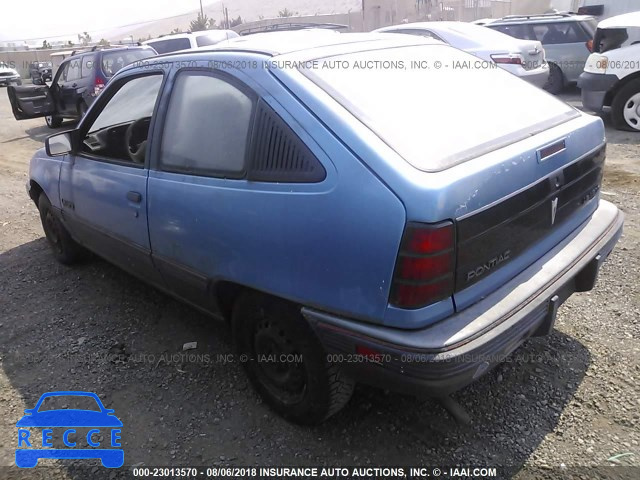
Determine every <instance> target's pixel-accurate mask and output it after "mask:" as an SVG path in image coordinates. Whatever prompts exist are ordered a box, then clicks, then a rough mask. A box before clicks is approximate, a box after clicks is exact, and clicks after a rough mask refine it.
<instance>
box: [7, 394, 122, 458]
mask: <svg viewBox="0 0 640 480" xmlns="http://www.w3.org/2000/svg"><path fill="white" fill-rule="evenodd" d="M53 400H55V402H53ZM77 400H83V401H85V403H87V402H88V403H89V404H90V405H91V406H92V407H93V408H92V409H73V408H55V409H48V410H47V409H43V408H42V407H43V403H45V402H47V403H48V404H51V403H56V402H57V403H61V402H62V403H64V402H69V401H70V402H74V401H76V402H77ZM24 413H25V415H24V417H22V418H21V419H20V420H18V423H17V424H16V427H18V448H17V449H16V465H17V466H18V467H21V468H33V467H35V466H36V465H37V464H38V460H39V459H41V458H55V459H93V458H95V459H98V458H99V459H100V461H101V462H102V465H104V466H105V467H107V468H118V467H121V466H122V465H123V464H124V450H122V448H120V447H121V446H122V445H121V440H120V438H121V427H122V422H121V421H120V420H119V419H118V417H116V416H115V415H114V410H111V409H108V408H105V407H104V405H103V404H102V402H101V401H100V398H98V396H97V395H96V394H95V393H91V392H49V393H45V394H44V395H42V396H41V397H40V400H38V403H37V404H36V406H35V407H34V408H32V409H27V410H25V411H24ZM31 428H41V429H42V435H41V438H40V435H36V432H35V430H30V429H31ZM79 429H82V430H87V431H86V433H84V432H81V431H79ZM54 442H58V443H62V444H63V446H64V448H57V447H56V446H54ZM85 445H86V448H85ZM105 445H107V446H108V448H105ZM40 447H42V448H40ZM60 447H62V445H60Z"/></svg>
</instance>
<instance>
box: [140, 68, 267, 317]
mask: <svg viewBox="0 0 640 480" xmlns="http://www.w3.org/2000/svg"><path fill="white" fill-rule="evenodd" d="M170 95H171V97H170V100H169V105H168V109H167V114H166V116H165V120H164V126H163V127H162V132H163V133H162V139H161V144H160V147H159V148H158V145H156V146H155V148H158V150H159V151H158V153H157V154H156V153H154V161H155V160H156V159H157V160H158V161H157V165H156V168H155V169H152V170H151V172H150V177H149V235H150V239H151V248H152V251H153V259H154V263H155V265H156V266H157V267H158V269H160V270H161V272H162V274H163V277H164V279H165V282H166V283H167V284H168V285H170V288H171V289H172V291H173V292H174V293H176V294H178V295H179V296H180V297H182V298H183V299H184V300H186V301H188V302H190V303H192V304H194V305H196V306H198V307H201V308H204V309H207V310H209V311H212V312H214V313H215V312H216V311H217V305H216V304H215V302H214V295H213V294H212V291H211V290H212V288H213V286H212V285H210V284H209V278H211V277H210V274H211V272H212V271H214V270H215V269H216V267H217V266H219V265H220V264H221V259H220V257H219V255H220V252H221V251H223V250H225V249H226V248H227V245H226V244H225V245H220V244H219V243H218V242H219V240H217V239H216V236H217V235H219V234H220V230H219V229H220V228H224V227H223V225H222V224H219V223H218V222H220V220H219V219H216V216H217V215H218V216H219V215H220V214H219V213H218V214H216V213H215V212H214V211H213V210H215V211H217V212H226V213H228V212H229V211H230V210H229V209H232V208H233V207H232V202H229V201H227V200H228V199H229V196H225V194H224V190H225V188H233V187H234V186H235V185H237V184H238V183H243V182H244V180H241V179H242V178H243V177H244V174H245V158H246V156H247V153H248V142H249V135H250V129H251V125H252V123H253V117H254V108H255V103H256V99H255V94H253V92H251V91H250V90H249V89H248V88H247V87H245V86H244V85H242V84H240V83H239V82H238V81H237V80H235V79H234V78H233V77H231V76H229V75H225V74H223V73H221V72H213V71H205V70H183V71H181V72H179V73H178V74H177V76H176V78H175V81H174V82H173V87H172V91H171V94H170ZM230 196H231V197H232V196H233V195H230Z"/></svg>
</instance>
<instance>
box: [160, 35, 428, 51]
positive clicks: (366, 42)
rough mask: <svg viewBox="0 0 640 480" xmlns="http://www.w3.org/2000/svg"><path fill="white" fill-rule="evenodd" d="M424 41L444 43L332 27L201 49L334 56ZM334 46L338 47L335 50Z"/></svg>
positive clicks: (241, 39) (239, 39)
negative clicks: (317, 52) (349, 50)
mask: <svg viewBox="0 0 640 480" xmlns="http://www.w3.org/2000/svg"><path fill="white" fill-rule="evenodd" d="M423 44H441V42H438V41H437V40H431V39H428V38H422V37H416V36H405V35H395V34H388V35H382V34H380V33H335V32H334V31H332V30H322V29H318V30H315V29H309V30H297V31H291V32H270V33H256V34H254V35H247V36H245V37H237V38H234V39H232V40H228V41H225V42H220V43H218V44H216V45H212V46H211V48H210V49H207V50H202V49H199V50H198V51H199V52H202V51H220V50H226V51H229V50H233V51H246V52H253V53H262V54H264V55H269V56H277V55H285V54H288V53H293V52H303V51H307V50H313V49H317V48H323V55H331V54H332V50H333V51H335V52H336V53H337V52H343V51H344V48H340V47H341V46H345V45H347V46H348V45H353V49H354V50H363V49H364V50H366V49H367V47H370V48H371V49H372V50H376V49H379V48H391V47H400V46H409V45H423ZM331 47H335V48H333V49H332V48H331ZM363 47H364V48H363ZM185 53H186V52H185ZM167 55H171V54H167ZM163 56H164V55H163Z"/></svg>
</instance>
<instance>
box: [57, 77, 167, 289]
mask: <svg viewBox="0 0 640 480" xmlns="http://www.w3.org/2000/svg"><path fill="white" fill-rule="evenodd" d="M162 81H163V75H162V73H161V72H146V73H139V72H138V73H137V74H135V73H129V74H127V75H125V76H124V77H121V78H120V79H118V80H117V81H116V82H115V83H114V84H113V85H110V86H109V87H108V89H107V90H105V92H104V93H103V94H102V95H101V97H100V98H99V104H98V105H97V106H96V108H95V109H92V111H91V112H90V114H89V115H88V116H86V117H85V118H84V120H83V121H82V122H81V124H80V126H79V127H78V129H77V130H76V131H75V134H74V135H75V140H76V142H75V143H76V145H74V151H75V152H76V153H74V154H72V155H67V156H66V157H65V160H64V162H63V164H62V168H61V173H60V203H61V205H62V214H63V218H64V219H65V221H66V222H67V224H68V225H69V228H70V230H71V232H72V234H73V235H74V236H75V237H76V238H77V240H78V241H79V242H80V243H82V244H84V245H86V246H88V247H89V248H90V249H91V250H93V251H94V252H96V253H98V254H99V255H100V256H102V257H104V258H106V259H108V260H110V261H111V262H113V263H115V264H117V265H119V266H120V267H122V268H124V269H126V270H129V271H130V272H132V273H134V274H137V275H140V276H144V277H145V279H147V280H149V281H150V282H152V283H153V282H155V281H156V280H157V279H158V278H159V275H158V274H157V271H156V270H155V268H154V267H153V264H152V261H151V256H150V244H149V233H148V226H147V177H148V172H149V170H148V162H147V161H146V158H145V157H146V151H147V146H148V144H149V142H150V135H151V128H152V124H153V122H154V118H155V109H156V104H157V100H158V97H159V93H160V90H161V86H162Z"/></svg>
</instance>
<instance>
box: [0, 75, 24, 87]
mask: <svg viewBox="0 0 640 480" xmlns="http://www.w3.org/2000/svg"><path fill="white" fill-rule="evenodd" d="M21 83H22V79H21V78H20V75H16V76H15V77H0V85H13V84H21Z"/></svg>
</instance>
